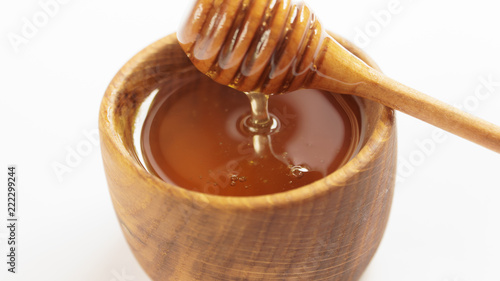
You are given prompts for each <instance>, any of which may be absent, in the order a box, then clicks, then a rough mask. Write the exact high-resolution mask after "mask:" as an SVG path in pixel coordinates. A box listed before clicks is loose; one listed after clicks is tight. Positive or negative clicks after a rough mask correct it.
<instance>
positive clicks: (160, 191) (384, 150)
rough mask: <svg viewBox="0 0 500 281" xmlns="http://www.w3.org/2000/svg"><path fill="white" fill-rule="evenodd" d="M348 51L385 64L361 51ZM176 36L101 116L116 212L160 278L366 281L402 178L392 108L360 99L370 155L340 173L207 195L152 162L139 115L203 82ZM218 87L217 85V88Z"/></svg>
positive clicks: (106, 103)
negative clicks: (164, 95) (267, 190)
mask: <svg viewBox="0 0 500 281" xmlns="http://www.w3.org/2000/svg"><path fill="white" fill-rule="evenodd" d="M332 36H333V37H334V38H335V39H336V40H337V41H338V42H339V43H340V44H342V45H343V46H344V47H345V48H346V49H348V50H350V51H351V52H352V53H353V54H355V55H356V56H358V57H359V58H361V59H362V60H364V61H365V62H366V63H367V64H369V65H371V66H372V67H375V68H376V65H375V64H374V62H373V61H372V60H371V59H370V58H369V57H367V56H366V55H365V54H364V53H363V52H362V51H361V50H360V49H358V48H356V47H355V46H353V45H352V44H350V43H349V42H347V41H346V40H344V39H343V38H341V37H339V36H335V35H333V34H332ZM202 75H203V74H201V73H199V72H198V71H197V70H196V68H195V67H194V66H193V65H192V63H191V62H190V60H189V59H188V58H187V57H186V55H185V54H184V52H183V51H182V49H181V47H180V46H179V44H178V42H177V39H176V36H175V34H172V35H169V36H167V37H165V38H163V39H161V40H159V41H157V42H155V43H153V44H152V45H150V46H148V47H147V48H145V49H144V50H142V51H141V52H140V53H138V54H137V55H136V56H134V57H133V58H132V59H131V60H130V61H129V62H128V63H127V64H125V65H124V66H123V67H122V69H121V70H120V71H119V72H118V74H117V75H116V76H115V77H114V79H113V80H112V82H111V83H110V85H109V87H108V89H107V91H106V93H105V96H104V98H103V101H102V104H101V109H100V113H99V130H100V137H101V147H102V149H101V150H102V158H103V163H104V168H105V173H106V177H107V181H108V186H109V191H110V194H111V198H112V202H113V205H114V209H115V211H116V214H117V216H118V219H119V222H120V226H121V228H122V231H123V233H124V235H125V238H126V240H127V242H128V243H129V245H130V248H131V249H132V252H133V253H134V255H135V257H136V258H137V260H138V261H139V263H140V264H141V266H142V267H143V268H144V270H145V271H146V272H147V274H148V275H149V276H150V277H151V278H152V279H153V280H204V281H205V280H358V279H359V278H360V276H361V274H362V273H363V271H364V270H365V268H366V266H367V265H368V263H369V261H370V260H371V258H372V257H373V255H374V253H375V251H376V249H377V247H378V245H379V243H380V241H381V239H382V235H383V233H384V230H385V226H386V224H387V220H388V216H389V211H390V207H391V200H392V195H393V190H394V183H395V169H396V127H395V119H394V113H393V110H392V109H389V108H387V107H385V106H382V105H380V104H378V103H376V102H373V101H369V100H366V99H360V102H359V104H360V109H361V111H362V114H363V115H364V116H365V117H366V118H365V120H366V122H365V123H364V124H363V126H362V128H361V129H362V134H361V135H360V149H359V151H358V152H357V153H356V154H355V155H353V157H352V158H351V160H350V161H349V162H347V163H346V164H345V165H343V166H341V167H340V168H338V169H337V170H336V171H334V172H333V173H331V174H329V175H328V176H326V177H324V178H322V179H320V180H317V181H315V182H313V183H311V184H307V185H305V186H302V187H299V188H296V189H292V190H289V191H285V192H280V193H274V194H268V195H261V196H243V197H233V196H219V195H211V194H204V193H200V192H196V191H192V190H188V189H186V188H181V187H179V186H176V185H173V184H170V183H167V182H165V181H163V180H161V179H160V178H159V177H157V176H155V175H153V174H151V173H150V172H148V171H147V169H146V168H145V167H144V166H143V165H142V164H141V160H140V157H139V156H138V154H137V150H136V148H135V146H134V139H133V135H134V128H135V126H136V125H135V122H136V115H137V112H138V109H139V107H140V106H141V104H142V103H143V101H144V100H145V99H146V98H147V97H148V96H149V95H150V94H151V93H152V92H154V90H155V88H156V87H157V86H158V85H159V84H161V85H166V86H169V87H176V86H178V83H179V81H181V80H183V79H184V78H186V77H191V78H193V79H194V81H195V82H196V79H198V78H199V79H201V78H200V77H201V76H202ZM214 83H215V82H214Z"/></svg>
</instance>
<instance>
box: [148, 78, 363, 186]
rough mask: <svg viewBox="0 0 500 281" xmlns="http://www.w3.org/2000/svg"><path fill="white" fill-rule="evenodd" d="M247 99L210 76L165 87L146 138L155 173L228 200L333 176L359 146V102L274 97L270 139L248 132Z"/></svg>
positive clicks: (310, 94)
mask: <svg viewBox="0 0 500 281" xmlns="http://www.w3.org/2000/svg"><path fill="white" fill-rule="evenodd" d="M250 111H251V109H250V103H249V100H248V98H247V97H246V96H245V94H244V93H242V92H238V91H236V90H234V89H231V88H228V87H226V86H222V85H219V84H217V83H215V82H213V81H211V80H210V79H209V78H207V77H201V75H200V77H199V78H198V79H196V80H186V81H185V83H182V82H181V83H176V86H175V87H172V86H169V85H161V86H160V87H159V92H158V94H157V96H156V98H155V100H154V102H153V104H152V106H151V108H150V110H149V113H148V116H147V117H146V120H145V123H144V126H143V131H142V135H141V145H142V151H143V155H144V158H145V159H144V160H145V163H146V165H147V168H148V169H149V170H150V172H152V173H154V174H156V175H157V176H159V177H160V178H162V179H163V180H164V181H166V182H169V183H172V184H175V185H178V186H180V187H183V188H186V189H190V190H194V191H199V192H204V193H210V194H215V195H224V196H254V195H264V194H272V193H277V192H283V191H286V190H290V189H294V188H297V187H300V186H303V185H306V184H309V183H312V182H314V181H316V180H319V179H321V178H323V177H325V176H326V175H328V174H330V173H332V172H333V171H335V170H336V169H337V168H338V167H340V166H341V165H343V164H345V163H346V162H347V161H348V160H349V158H350V157H351V156H352V155H353V153H354V151H355V150H356V148H357V146H358V142H359V132H360V122H361V117H360V115H359V108H358V104H357V102H356V100H355V98H353V97H350V96H342V95H337V94H332V93H326V92H322V91H318V90H298V91H295V92H291V93H287V94H285V95H276V96H272V97H271V98H270V100H269V112H270V114H271V116H272V117H273V121H274V129H273V130H272V132H271V133H270V134H256V133H252V132H251V131H250V130H249V129H248V127H247V125H246V124H247V121H248V120H247V118H248V117H249V115H250Z"/></svg>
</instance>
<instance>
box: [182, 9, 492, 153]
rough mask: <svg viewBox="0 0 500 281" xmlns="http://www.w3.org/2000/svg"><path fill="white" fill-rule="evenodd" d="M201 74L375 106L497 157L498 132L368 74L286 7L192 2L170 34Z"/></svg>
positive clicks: (310, 20) (268, 90)
mask: <svg viewBox="0 0 500 281" xmlns="http://www.w3.org/2000/svg"><path fill="white" fill-rule="evenodd" d="M177 37H178V40H179V43H180V44H181V47H182V48H183V50H184V51H185V52H186V54H187V55H188V57H189V58H190V59H191V61H192V62H193V64H194V65H195V66H196V68H198V69H199V70H200V71H201V72H203V73H205V74H207V75H208V76H209V77H211V78H212V79H213V80H215V81H216V82H218V83H221V84H225V85H229V86H231V87H233V88H235V89H237V90H240V91H244V92H250V91H256V92H261V93H264V94H279V93H285V92H290V91H293V90H297V89H299V88H313V89H319V90H325V91H328V92H336V93H341V94H352V95H356V96H359V97H363V98H367V99H370V100H373V101H376V102H379V103H381V104H383V105H385V106H388V107H390V108H393V109H396V110H398V111H401V112H404V113H406V114H409V115H411V116H413V117H416V118H418V119H420V120H423V121H425V122H427V123H429V124H432V125H434V126H437V127H439V128H442V129H444V130H446V131H448V132H450V133H453V134H455V135H458V136H460V137H463V138H465V139H468V140H470V141H472V142H475V143H477V144H479V145H482V146H484V147H486V148H489V149H491V150H493V151H495V152H497V153H500V127H499V126H497V125H494V124H492V123H490V122H487V121H484V120H482V119H480V118H477V117H475V116H472V115H470V114H468V113H466V112H463V111H461V110H458V109H456V108H454V107H452V106H450V105H448V104H446V103H443V102H441V101H439V100H437V99H435V98H432V97H430V96H427V95H425V94H423V93H421V92H419V91H416V90H414V89H412V88H410V87H407V86H405V85H403V84H401V83H399V82H397V81H395V80H392V79H391V78H389V77H387V76H385V75H384V74H382V73H381V72H379V71H377V70H375V69H373V68H371V67H369V66H368V65H366V64H365V63H364V62H363V61H361V60H360V59H358V58H357V57H356V56H354V55H353V54H352V53H350V52H349V51H347V50H346V49H345V48H343V47H342V46H341V45H340V44H339V43H337V41H335V39H333V38H332V37H331V36H329V35H328V34H327V33H326V32H325V31H324V30H323V28H322V26H321V24H320V22H319V21H318V20H317V18H316V17H315V15H314V14H313V13H312V12H311V11H310V9H309V8H308V7H307V6H306V5H305V4H303V3H300V4H293V3H291V1H290V0H198V1H197V2H196V3H195V6H194V7H193V10H192V12H191V14H190V16H189V17H188V19H187V21H186V22H185V24H184V25H183V26H182V29H181V30H180V32H179V33H178V34H177Z"/></svg>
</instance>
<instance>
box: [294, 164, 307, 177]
mask: <svg viewBox="0 0 500 281" xmlns="http://www.w3.org/2000/svg"><path fill="white" fill-rule="evenodd" d="M310 170H311V168H309V167H307V166H306V165H295V166H290V176H291V177H293V178H296V179H300V178H302V177H303V176H304V174H305V173H307V172H309V171H310Z"/></svg>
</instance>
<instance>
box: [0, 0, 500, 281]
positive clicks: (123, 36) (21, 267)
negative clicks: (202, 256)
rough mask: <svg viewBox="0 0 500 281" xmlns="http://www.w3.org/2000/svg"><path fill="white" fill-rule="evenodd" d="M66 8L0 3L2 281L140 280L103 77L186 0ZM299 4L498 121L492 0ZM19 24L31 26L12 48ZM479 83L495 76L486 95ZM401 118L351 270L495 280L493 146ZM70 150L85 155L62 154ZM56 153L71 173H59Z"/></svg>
mask: <svg viewBox="0 0 500 281" xmlns="http://www.w3.org/2000/svg"><path fill="white" fill-rule="evenodd" d="M47 1H48V0H42V1H41V3H45V2H47ZM62 2H63V1H61V3H59V4H58V5H57V6H58V10H56V11H53V12H52V15H50V16H48V17H46V19H47V20H46V21H45V22H44V15H43V14H45V15H47V12H45V11H44V9H43V8H42V6H41V4H40V2H38V1H33V0H25V1H6V0H1V2H0V87H1V88H0V95H1V99H0V105H1V107H0V128H1V133H0V134H1V135H0V136H1V137H0V186H1V188H0V190H1V192H0V207H1V209H0V220H2V221H5V218H6V216H7V213H6V205H7V204H6V201H7V199H6V193H7V192H6V182H7V179H6V178H7V175H6V174H7V169H6V168H7V165H9V164H16V165H17V167H18V176H19V187H18V190H19V192H18V198H17V199H18V202H19V203H18V209H19V211H18V216H19V218H20V219H19V222H18V224H19V230H18V239H19V240H18V242H19V251H18V257H19V260H18V268H17V269H18V272H19V273H18V274H17V275H13V274H10V273H7V266H6V264H5V263H4V260H5V259H6V254H7V248H6V244H7V243H6V238H7V229H6V227H5V226H4V225H5V224H6V222H5V223H3V222H2V223H0V225H1V226H2V227H1V228H0V255H1V257H0V261H1V263H0V280H26V281H27V280H30V281H31V280H51V281H61V280H73V281H77V280H104V281H113V280H127V281H131V280H136V281H141V280H148V278H147V276H146V275H145V273H144V272H143V271H142V269H141V268H140V267H139V265H138V264H137V262H136V261H135V259H134V257H133V256H132V254H131V252H130V251H129V249H128V246H127V244H126V242H125V240H124V238H123V236H122V234H121V231H120V229H119V226H118V223H117V220H116V218H115V214H114V212H113V209H112V205H111V201H110V198H109V194H108V191H107V185H106V180H105V177H104V173H103V168H102V163H101V157H100V148H99V146H98V145H96V144H94V143H92V142H91V141H92V139H93V138H94V137H95V131H96V130H97V116H98V109H99V104H100V100H101V98H102V96H103V93H104V91H105V89H106V86H107V84H108V83H109V81H110V80H111V79H112V77H113V75H114V74H115V73H116V72H117V71H118V69H119V68H120V67H121V66H122V65H123V64H124V63H125V62H126V61H127V60H128V59H129V58H130V57H132V56H133V55H134V54H135V53H137V52H138V51H140V50H141V49H142V48H144V47H146V46H147V45H148V44H150V43H152V42H154V41H155V40H157V39H159V38H161V37H163V36H165V35H167V34H169V33H171V32H174V31H175V30H176V28H177V26H178V23H179V22H180V20H181V18H182V16H183V15H184V14H185V10H186V9H187V8H188V6H189V5H190V4H191V3H190V1H181V0H178V1H154V0H145V1H128V0H127V1H123V0H122V1H118V0H108V1H95V0H88V1H81V0H66V1H65V3H62ZM307 2H308V4H309V6H310V7H311V8H312V9H313V10H315V11H316V13H317V14H318V16H319V18H320V19H321V20H322V22H323V25H324V26H325V27H327V28H328V29H330V30H332V31H335V32H337V33H339V34H341V35H343V36H345V37H347V38H348V39H350V40H352V41H354V42H357V43H358V44H360V45H361V46H362V47H363V49H364V50H365V51H367V52H368V53H369V54H370V55H371V56H372V57H373V58H374V59H375V60H376V61H377V62H378V63H379V65H380V66H381V68H382V69H383V71H384V72H385V73H386V74H388V75H389V76H391V77H393V78H395V79H396V80H399V81H401V82H403V83H405V84H407V85H409V86H412V87H414V88H416V89H419V90H421V91H423V92H426V93H428V94H429V95H432V96H434V97H437V98H439V99H441V100H443V101H446V102H449V103H452V104H457V105H462V106H463V105H465V108H466V109H468V110H469V111H470V112H472V113H473V114H475V115H478V116H480V117H483V118H485V119H487V120H489V121H491V122H493V123H496V124H500V113H499V112H500V84H499V82H500V52H499V50H500V33H499V31H498V28H499V27H500V16H499V14H498V11H499V8H500V7H499V4H498V3H499V2H498V1H493V0H489V1H488V0H476V1H452V0H442V1H431V0H422V1H417V0H414V1H412V0H400V1H391V0H354V1H353V0H349V1H347V0H344V1H340V0H337V1H326V0H309V1H307ZM390 2H394V3H395V5H396V6H397V7H398V8H397V9H396V10H394V9H390V10H389V9H388V8H387V7H388V5H389V3H390ZM382 10H384V11H387V12H388V13H390V15H391V17H390V18H389V17H387V16H386V17H382V14H385V15H387V12H386V13H384V12H382V13H380V11H382ZM377 15H378V16H377ZM377 18H378V22H377ZM25 19H26V20H27V21H29V22H31V23H33V22H35V21H36V23H37V24H38V28H37V30H36V31H33V30H31V31H32V32H31V33H29V34H28V35H29V36H24V41H23V43H20V45H16V44H13V43H12V42H10V41H11V40H10V39H9V38H12V36H14V35H13V34H16V35H17V36H23V34H22V30H23V27H24V26H25V25H26V21H25ZM361 32H363V33H364V34H365V36H366V37H364V38H362V35H360V34H361ZM28 37H29V38H28ZM481 79H486V80H488V79H489V80H492V81H493V85H494V86H492V87H491V88H490V91H487V90H486V88H484V87H483V86H481V85H482V84H481ZM497 81H498V82H497ZM481 87H483V88H481ZM477 89H479V90H480V92H478V93H481V94H483V95H481V96H479V97H481V99H479V98H478V97H477V96H475V91H476V90H477ZM398 126H399V128H398V130H399V132H398V135H399V173H398V176H399V180H398V183H397V186H396V192H395V197H394V203H393V209H392V213H391V217H390V222H389V225H388V227H387V231H386V234H385V237H384V240H383V242H382V244H381V246H380V248H379V250H378V252H377V254H376V256H375V258H374V259H373V261H372V263H371V265H370V267H369V268H368V270H367V272H366V274H365V275H364V277H363V279H362V280H363V281H378V280H380V281H422V280H429V281H498V280H500V272H499V270H498V266H499V265H500V238H499V237H500V204H499V200H500V178H499V175H500V156H499V154H496V153H493V152H491V151H488V150H486V149H484V148H481V147H479V146H477V145H475V144H472V143H469V142H468V141H464V140H462V139H459V138H458V137H455V136H452V135H447V137H446V139H445V140H444V141H443V142H439V143H437V142H433V145H431V144H429V139H430V138H431V136H432V134H433V131H434V130H435V129H434V127H432V126H430V125H427V124H425V123H423V122H421V121H418V120H415V119H413V118H411V117H408V116H405V115H404V114H398ZM89 134H90V138H89V137H88V136H86V135H89ZM426 139H427V140H426ZM419 143H420V144H421V145H419ZM422 143H426V145H425V146H422ZM77 148H80V149H83V148H85V149H86V150H85V153H84V155H80V157H79V158H78V159H77V160H75V159H73V162H71V163H69V162H67V158H68V157H70V156H69V155H71V151H73V150H75V149H77ZM70 158H71V157H70ZM56 163H59V164H61V165H67V166H68V167H69V165H68V164H72V167H69V169H70V171H69V170H68V171H67V172H66V173H64V174H62V175H61V174H60V175H59V178H58V175H57V173H56V172H55V170H54V165H58V164H56Z"/></svg>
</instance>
